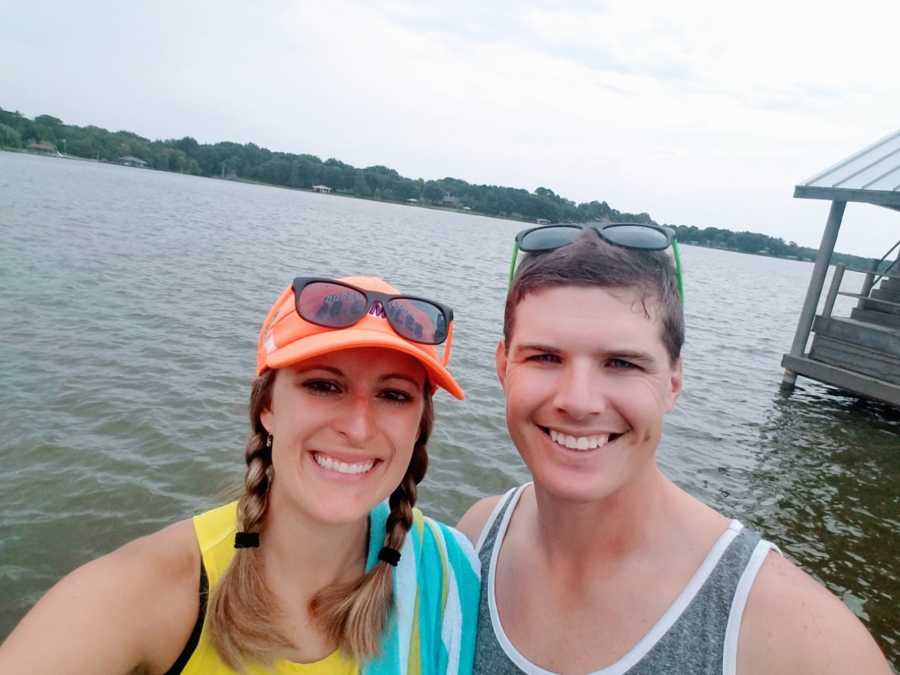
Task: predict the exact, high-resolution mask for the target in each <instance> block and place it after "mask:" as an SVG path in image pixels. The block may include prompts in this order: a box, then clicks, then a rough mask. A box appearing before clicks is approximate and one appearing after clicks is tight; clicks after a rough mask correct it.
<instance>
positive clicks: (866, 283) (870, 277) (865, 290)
mask: <svg viewBox="0 0 900 675" xmlns="http://www.w3.org/2000/svg"><path fill="white" fill-rule="evenodd" d="M874 285H875V272H866V277H865V279H863V285H862V290H861V291H860V292H859V294H860V295H862V296H863V297H866V298H868V297H869V293H871V292H872V286H874Z"/></svg>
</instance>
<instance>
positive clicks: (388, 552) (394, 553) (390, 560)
mask: <svg viewBox="0 0 900 675" xmlns="http://www.w3.org/2000/svg"><path fill="white" fill-rule="evenodd" d="M378 559H379V560H381V561H382V562H386V563H387V564H388V565H390V566H391V567H396V566H397V563H399V562H400V551H398V550H397V549H395V548H391V547H389V546H385V547H383V548H382V549H381V550H380V551H379V552H378Z"/></svg>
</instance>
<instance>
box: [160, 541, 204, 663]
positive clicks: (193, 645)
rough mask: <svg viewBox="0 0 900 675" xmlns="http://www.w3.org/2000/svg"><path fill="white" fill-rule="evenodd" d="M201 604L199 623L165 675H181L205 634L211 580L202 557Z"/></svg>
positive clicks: (198, 615) (195, 625)
mask: <svg viewBox="0 0 900 675" xmlns="http://www.w3.org/2000/svg"><path fill="white" fill-rule="evenodd" d="M199 595H200V603H199V607H200V608H199V610H198V611H197V621H196V622H195V623H194V629H193V630H192V631H191V636H190V637H189V638H188V641H187V643H186V644H185V645H184V649H182V650H181V654H179V655H178V658H177V659H176V660H175V663H173V664H172V667H171V668H169V669H168V670H167V671H166V673H165V675H180V673H181V672H182V671H183V670H184V667H185V666H186V665H187V663H188V661H190V660H191V656H192V655H193V653H194V650H195V649H197V643H199V642H200V633H202V632H203V619H204V617H205V616H206V601H207V598H208V597H209V580H208V579H207V577H206V567H205V566H204V565H203V557H202V556H201V557H200V589H199Z"/></svg>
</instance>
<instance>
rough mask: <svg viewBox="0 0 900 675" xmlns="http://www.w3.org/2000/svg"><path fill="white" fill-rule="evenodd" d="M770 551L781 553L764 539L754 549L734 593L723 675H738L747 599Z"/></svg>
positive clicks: (726, 636)
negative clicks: (739, 648)
mask: <svg viewBox="0 0 900 675" xmlns="http://www.w3.org/2000/svg"><path fill="white" fill-rule="evenodd" d="M769 551H778V553H779V554H780V553H781V551H780V550H779V548H778V547H777V546H775V544H773V543H772V542H770V541H766V540H764V539H763V540H760V542H759V543H758V544H757V545H756V548H755V549H753V555H751V556H750V562H749V563H747V567H746V568H744V573H743V574H742V575H741V580H740V581H739V582H738V586H737V590H735V592H734V599H733V600H732V601H731V612H730V613H729V614H728V625H727V626H726V627H725V650H724V652H723V653H722V674H723V675H737V651H738V638H739V637H740V634H741V622H742V621H743V619H744V609H745V608H746V607H747V598H748V597H749V596H750V589H751V588H753V582H754V581H756V576H757V575H758V574H759V570H760V569H761V568H762V564H763V563H764V562H765V561H766V556H768V555H769Z"/></svg>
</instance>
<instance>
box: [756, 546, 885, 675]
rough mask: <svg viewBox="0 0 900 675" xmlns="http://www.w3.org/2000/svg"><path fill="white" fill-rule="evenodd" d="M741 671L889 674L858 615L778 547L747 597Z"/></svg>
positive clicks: (882, 658)
mask: <svg viewBox="0 0 900 675" xmlns="http://www.w3.org/2000/svg"><path fill="white" fill-rule="evenodd" d="M738 672H740V673H776V674H777V673H782V672H783V673H796V672H817V673H824V674H827V673H847V672H855V673H885V674H887V673H889V672H890V671H889V670H888V666H887V663H886V662H885V660H884V657H883V656H882V654H881V652H880V650H879V649H878V646H877V645H876V644H875V641H874V640H873V639H872V637H871V636H870V635H869V633H868V632H867V631H866V629H865V627H864V626H863V625H862V623H861V622H860V621H859V619H858V618H856V616H855V615H854V614H853V613H852V612H851V611H850V610H849V609H848V608H847V607H846V606H845V605H844V604H843V603H842V602H841V601H840V600H839V599H838V598H837V597H836V596H835V595H833V594H832V593H830V592H829V591H828V590H826V589H825V588H824V587H823V586H822V585H821V584H820V583H819V582H817V581H816V580H815V579H813V578H812V577H811V576H809V575H808V574H806V573H805V572H804V571H803V570H801V569H800V568H799V567H797V566H796V565H794V564H793V563H792V562H790V561H789V560H787V559H785V558H783V557H782V556H781V555H779V554H778V553H776V552H770V553H769V555H768V556H767V558H766V560H765V561H764V562H763V564H762V567H761V568H760V571H759V575H758V576H757V578H756V581H755V583H754V584H753V588H752V589H751V591H750V595H749V598H748V600H747V606H746V609H745V611H744V616H743V620H742V622H741V631H740V639H739V646H738Z"/></svg>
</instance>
